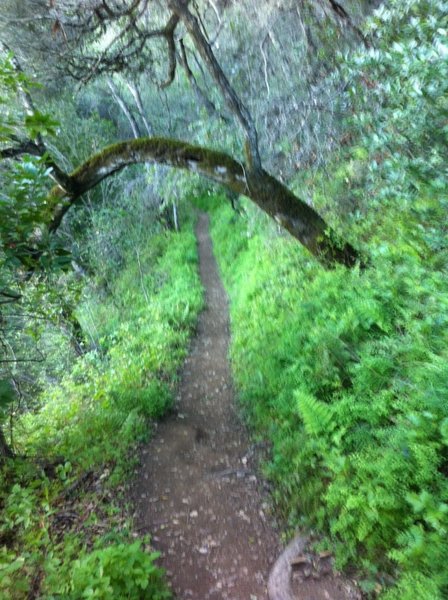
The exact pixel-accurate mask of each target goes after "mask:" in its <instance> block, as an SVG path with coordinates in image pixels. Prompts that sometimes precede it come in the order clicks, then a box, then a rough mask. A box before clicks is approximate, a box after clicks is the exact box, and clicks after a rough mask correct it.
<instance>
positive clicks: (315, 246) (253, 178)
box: [49, 138, 359, 266]
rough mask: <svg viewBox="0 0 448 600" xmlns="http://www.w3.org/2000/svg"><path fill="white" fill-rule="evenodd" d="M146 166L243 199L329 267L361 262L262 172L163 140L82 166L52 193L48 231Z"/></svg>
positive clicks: (143, 141) (114, 149)
mask: <svg viewBox="0 0 448 600" xmlns="http://www.w3.org/2000/svg"><path fill="white" fill-rule="evenodd" d="M148 162H156V163H160V164H164V165H168V166H172V167H176V168H180V169H185V170H188V171H191V172H192V173H197V174H199V175H202V176H204V177H207V178H208V179H211V180H212V181H214V182H217V183H219V184H222V185H224V186H225V187H226V188H227V189H229V190H231V191H232V192H235V193H237V194H241V195H245V196H247V197H248V198H250V199H251V200H253V201H254V202H255V203H256V204H257V205H258V206H259V207H260V208H261V209H262V210H263V211H264V212H266V213H267V214H268V215H269V216H271V217H272V218H273V219H275V221H277V223H279V224H280V225H281V226H282V227H283V228H284V229H286V230H287V231H289V232H290V233H291V235H293V236H294V237H295V238H296V239H297V240H299V241H300V242H301V243H302V244H303V245H304V246H305V247H306V248H308V250H309V251H310V252H311V253H312V254H314V255H315V256H316V257H318V258H319V260H320V261H321V262H323V263H325V264H327V265H331V264H335V263H342V264H344V265H347V266H353V265H354V264H355V263H356V261H357V260H359V255H358V252H357V251H356V250H355V248H353V247H352V246H351V245H350V244H349V243H347V242H344V241H341V240H338V239H337V235H336V234H335V232H334V231H332V230H331V228H329V227H328V225H327V224H326V223H325V221H324V220H323V219H322V217H321V216H320V215H319V214H318V213H317V212H316V211H315V210H314V209H313V208H312V207H311V206H309V205H308V204H306V202H304V201H303V200H301V199H300V198H298V197H297V196H295V195H294V194H293V193H292V192H291V191H290V190H289V189H288V188H287V187H286V186H284V185H283V184H282V183H281V182H280V181H278V180H277V179H275V178H274V177H272V176H271V175H270V174H269V173H267V172H266V171H264V170H263V169H260V168H258V169H252V168H250V167H249V166H247V165H244V164H243V163H241V162H239V161H237V160H235V159H234V158H232V157H231V156H229V155H228V154H226V153H224V152H219V151H216V150H211V149H208V148H203V147H201V146H193V145H191V144H188V143H187V142H183V141H180V140H173V139H167V138H139V139H136V140H130V141H127V142H120V143H118V144H114V145H112V146H108V147H107V148H105V149H104V150H103V151H102V152H100V153H98V154H95V155H94V156H92V157H91V158H90V159H89V160H87V161H86V162H85V163H83V164H82V165H81V166H80V167H78V168H77V169H76V170H75V171H74V172H73V173H71V174H70V175H69V176H68V180H69V186H68V187H66V188H65V189H62V188H61V187H55V188H54V189H53V191H52V194H51V197H50V202H51V204H52V205H53V207H54V209H53V219H52V221H51V223H50V224H49V230H50V231H52V232H54V231H56V230H57V229H58V227H59V225H60V223H61V221H62V218H63V216H64V215H65V213H66V212H67V211H68V210H69V209H70V207H71V206H73V205H74V204H75V203H76V202H77V200H78V199H79V198H80V197H81V196H82V194H84V193H85V192H87V191H88V190H90V189H92V188H93V187H94V186H96V185H97V184H98V183H100V182H101V181H103V179H105V178H106V177H110V176H111V175H113V174H114V173H117V172H119V171H121V170H122V169H123V168H124V167H126V166H128V165H132V164H137V163H148ZM67 189H69V190H70V192H67V191H66V190H67Z"/></svg>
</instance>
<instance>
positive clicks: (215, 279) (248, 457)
mask: <svg viewBox="0 0 448 600" xmlns="http://www.w3.org/2000/svg"><path fill="white" fill-rule="evenodd" d="M196 233H197V238H198V244H199V257H200V274H201V278H202V282H203V285H204V287H205V291H206V308H205V310H204V311H203V312H202V314H201V315H200V317H199V323H198V333H197V336H196V338H195V340H194V342H193V345H192V349H191V353H190V356H189V358H187V360H186V361H185V365H184V367H183V372H182V377H181V383H180V387H179V391H178V398H177V404H176V410H175V413H174V414H173V415H172V416H170V417H168V418H167V419H166V420H165V421H164V422H162V423H160V424H159V425H158V428H157V432H156V434H155V435H154V437H153V439H152V441H151V442H150V443H149V444H148V446H147V447H146V448H145V449H144V450H143V457H142V466H141V469H140V472H139V478H138V481H139V483H138V487H137V494H138V500H137V515H138V525H139V526H140V528H141V529H142V530H145V529H147V530H148V531H149V532H151V534H152V535H153V538H152V540H153V545H154V546H155V548H157V549H158V550H160V551H161V552H162V553H163V559H162V564H163V566H164V567H165V568H166V569H167V570H168V574H169V579H170V581H171V584H172V587H173V590H174V591H175V593H176V595H177V597H178V598H179V599H182V600H183V599H190V598H194V599H195V600H208V599H216V600H218V599H222V600H224V599H225V600H265V599H266V598H267V592H266V584H267V578H268V575H269V569H270V567H271V566H272V564H273V563H274V561H275V559H276V557H277V555H278V552H279V546H278V540H277V536H276V534H275V532H274V529H273V528H272V525H271V524H270V522H269V519H268V517H267V515H266V514H265V508H266V506H265V505H264V504H263V500H262V497H261V495H260V491H259V486H260V483H259V481H258V480H257V476H256V474H255V473H254V471H253V469H254V465H253V457H252V452H251V449H250V446H249V441H248V438H247V435H246V432H245V430H244V427H243V425H242V424H241V422H240V420H239V418H238V416H237V414H236V412H235V408H234V404H233V392H232V381H231V374H230V369H229V363H228V360H227V352H228V345H229V322H228V306H227V299H226V294H225V291H224V289H223V286H222V283H221V280H220V277H219V274H218V269H217V265H216V261H215V258H214V256H213V252H212V246H211V241H210V237H209V234H208V217H207V216H206V215H201V216H200V217H199V221H198V225H197V231H196Z"/></svg>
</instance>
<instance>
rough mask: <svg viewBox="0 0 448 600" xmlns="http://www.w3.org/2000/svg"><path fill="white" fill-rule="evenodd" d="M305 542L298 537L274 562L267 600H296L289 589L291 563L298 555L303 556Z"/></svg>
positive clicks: (304, 539) (303, 538)
mask: <svg viewBox="0 0 448 600" xmlns="http://www.w3.org/2000/svg"><path fill="white" fill-rule="evenodd" d="M306 542H307V539H306V538H305V537H303V536H301V535H298V536H297V537H295V538H294V539H293V540H292V541H291V542H290V543H289V544H288V545H287V546H286V548H285V549H284V550H283V552H282V553H281V554H280V556H279V557H278V559H277V560H276V562H275V564H274V566H273V567H272V570H271V573H270V575H269V581H268V595H269V600H296V597H295V595H294V593H293V591H292V588H291V575H292V563H293V561H294V559H295V558H296V557H297V556H298V555H299V554H303V551H304V549H305V546H306Z"/></svg>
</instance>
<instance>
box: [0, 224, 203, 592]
mask: <svg viewBox="0 0 448 600" xmlns="http://www.w3.org/2000/svg"><path fill="white" fill-rule="evenodd" d="M201 305H202V291H201V286H200V282H199V278H198V275H197V253H196V242H195V238H194V235H193V232H192V227H191V223H190V224H187V225H186V226H185V228H184V229H183V231H182V232H180V233H173V232H167V231H165V232H162V233H158V234H155V235H154V236H153V237H152V239H150V243H149V245H148V246H147V247H145V248H142V249H141V251H140V254H139V257H138V261H137V260H136V258H135V255H134V254H131V253H130V254H129V256H128V257H127V260H125V264H124V266H123V267H122V269H121V270H120V272H119V273H117V275H116V279H115V280H114V281H113V282H112V283H111V284H109V286H108V291H107V293H106V292H102V293H100V292H99V291H98V290H96V291H95V289H93V290H92V291H91V292H89V293H88V294H87V296H86V298H85V300H84V302H83V303H82V305H81V307H80V320H81V321H83V322H85V324H86V325H85V326H86V329H89V328H90V329H92V325H91V323H94V325H95V326H94V332H95V338H96V339H95V343H96V347H97V348H96V350H95V351H91V352H89V353H88V354H86V355H85V356H83V357H81V358H79V359H78V360H77V361H76V363H75V365H74V367H73V368H72V369H71V370H70V372H67V373H66V374H65V376H64V377H63V379H62V381H61V382H60V383H57V384H55V385H54V386H53V387H51V388H50V389H47V390H45V391H44V392H43V393H42V397H41V401H40V402H41V409H40V410H35V411H33V412H28V413H26V414H24V415H23V416H22V417H21V418H20V419H19V422H18V423H17V424H16V449H17V451H18V452H19V453H20V451H23V452H26V454H27V459H26V460H24V461H23V463H22V464H21V463H20V460H19V459H15V461H14V465H11V466H12V468H11V469H9V466H8V465H6V466H5V467H4V468H3V469H2V482H1V486H0V489H1V490H2V492H1V493H2V496H1V507H2V524H1V525H0V539H1V542H0V598H5V600H6V599H7V598H8V599H9V600H19V599H22V598H34V597H40V598H48V599H50V598H64V599H70V598H72V599H73V600H75V599H76V600H79V599H81V598H101V599H104V600H106V599H114V600H115V599H117V598H132V599H136V598H142V599H143V598H148V599H149V598H150V599H151V600H157V599H160V600H162V599H163V598H169V597H171V596H170V593H169V592H168V591H167V588H166V586H165V583H164V580H163V572H162V570H161V569H159V568H158V567H157V566H156V565H155V563H154V560H155V559H156V558H157V554H156V553H151V551H150V547H149V546H148V543H149V542H148V540H147V539H146V538H141V539H138V538H137V539H136V538H135V536H134V534H133V531H132V522H131V521H130V519H129V518H128V516H127V513H126V510H124V509H123V506H124V502H125V496H126V494H125V485H124V484H125V482H126V479H127V478H128V476H129V475H130V474H131V473H132V472H133V468H134V467H135V465H136V463H137V444H138V442H141V441H143V440H145V439H147V437H148V432H149V430H150V421H151V420H152V419H155V418H157V417H160V416H161V415H163V414H164V413H165V412H166V411H167V410H168V409H169V407H170V405H171V401H172V392H173V386H174V384H175V380H176V373H177V371H178V368H179V366H180V364H181V362H182V360H183V358H184V356H185V354H186V351H187V346H188V340H189V336H190V334H191V332H192V330H193V328H194V326H195V322H196V316H197V313H198V311H199V310H200V308H201ZM55 454H57V456H55ZM33 456H34V457H36V458H35V460H33V459H32V457H33ZM39 457H45V461H44V462H40V460H39ZM49 457H50V458H49ZM51 457H53V458H54V459H55V460H54V462H53V464H52V458H51Z"/></svg>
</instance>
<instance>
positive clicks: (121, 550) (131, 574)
mask: <svg viewBox="0 0 448 600" xmlns="http://www.w3.org/2000/svg"><path fill="white" fill-rule="evenodd" d="M158 556H159V554H158V553H157V552H153V553H151V554H147V553H146V552H144V551H143V550H142V549H141V543H140V542H135V543H133V544H117V545H114V546H109V547H107V548H104V549H101V550H94V551H93V552H90V553H88V554H84V556H82V557H81V558H79V559H78V560H76V561H75V562H74V564H73V565H72V567H71V572H70V578H69V583H68V585H67V586H66V589H65V590H61V591H59V592H56V594H53V593H52V592H51V591H49V597H50V598H51V597H55V598H56V597H61V595H62V597H64V598H67V600H69V599H73V600H81V598H86V599H89V598H97V599H98V600H116V599H117V598H123V599H125V598H128V599H129V600H167V599H169V598H171V594H170V593H169V591H168V590H167V588H166V587H165V584H164V582H163V574H164V573H163V571H162V570H161V569H159V568H158V567H156V566H155V564H154V560H155V559H157V558H158Z"/></svg>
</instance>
